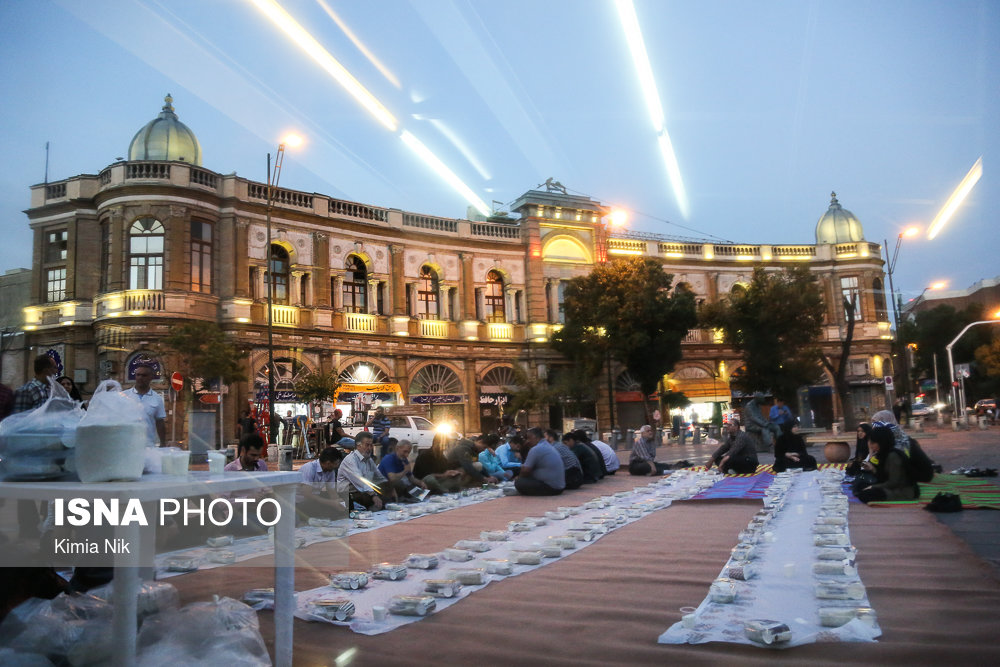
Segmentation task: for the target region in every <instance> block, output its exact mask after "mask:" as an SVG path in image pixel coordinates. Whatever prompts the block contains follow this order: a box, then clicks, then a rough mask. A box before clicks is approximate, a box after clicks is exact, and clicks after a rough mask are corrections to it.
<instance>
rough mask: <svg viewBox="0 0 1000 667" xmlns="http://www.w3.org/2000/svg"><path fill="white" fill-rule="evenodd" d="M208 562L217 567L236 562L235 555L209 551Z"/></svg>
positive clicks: (228, 552) (227, 552) (224, 551)
mask: <svg viewBox="0 0 1000 667" xmlns="http://www.w3.org/2000/svg"><path fill="white" fill-rule="evenodd" d="M208 562H210V563H218V564H219V565H232V564H233V563H235V562H236V554H235V553H234V552H232V551H228V550H219V551H211V552H209V554H208Z"/></svg>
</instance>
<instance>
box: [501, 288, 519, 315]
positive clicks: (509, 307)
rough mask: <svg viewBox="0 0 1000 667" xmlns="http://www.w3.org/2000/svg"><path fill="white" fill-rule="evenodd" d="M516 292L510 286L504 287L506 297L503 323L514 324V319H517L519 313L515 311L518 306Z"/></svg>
mask: <svg viewBox="0 0 1000 667" xmlns="http://www.w3.org/2000/svg"><path fill="white" fill-rule="evenodd" d="M516 292H517V290H515V289H514V288H513V287H511V286H509V285H508V286H506V287H504V290H503V295H504V304H503V321H504V322H513V321H514V319H515V317H514V316H515V314H516V312H517V311H516V310H515V309H516V306H515V304H514V299H515V298H516V296H517V294H516Z"/></svg>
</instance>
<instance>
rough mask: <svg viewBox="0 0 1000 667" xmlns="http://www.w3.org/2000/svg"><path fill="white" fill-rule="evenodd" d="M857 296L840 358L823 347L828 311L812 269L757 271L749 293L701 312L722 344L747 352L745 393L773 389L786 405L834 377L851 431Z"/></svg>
mask: <svg viewBox="0 0 1000 667" xmlns="http://www.w3.org/2000/svg"><path fill="white" fill-rule="evenodd" d="M854 299H855V297H854V296H852V298H851V299H844V300H843V302H842V304H841V305H842V307H843V309H844V314H845V318H844V319H845V327H844V331H843V332H842V334H841V338H840V350H839V354H836V355H830V354H827V353H826V352H824V351H823V350H822V348H820V346H819V340H820V335H821V334H822V331H823V322H824V318H825V314H826V306H825V304H824V303H823V295H822V293H821V290H820V287H819V284H818V283H817V281H816V277H815V276H814V275H813V274H812V272H810V271H809V269H808V268H807V267H804V266H796V267H791V268H787V269H785V270H783V271H776V272H768V271H765V270H764V269H763V267H756V268H755V269H754V271H753V276H752V277H751V279H750V285H749V286H748V287H747V288H746V289H737V290H734V292H733V294H732V295H731V296H730V297H729V298H728V299H726V300H721V301H718V302H716V303H714V304H709V305H707V306H705V307H703V308H702V310H701V312H700V313H699V316H700V320H701V323H702V326H704V327H707V328H713V329H719V330H721V331H722V338H723V341H724V342H726V343H727V344H729V345H732V346H733V348H735V349H736V350H738V351H740V352H742V353H743V360H744V371H743V373H742V374H740V375H739V376H737V377H734V380H733V382H734V384H735V385H736V386H737V387H738V388H739V389H741V390H742V391H744V392H745V393H751V392H754V391H767V390H770V391H771V392H772V393H773V394H774V395H775V396H777V397H780V398H784V399H786V400H789V399H791V398H792V397H794V396H795V392H796V390H797V389H798V388H799V387H801V386H802V385H806V384H813V383H815V382H816V381H817V380H818V379H819V377H820V368H819V367H820V366H822V367H823V368H825V369H826V370H827V371H828V372H829V373H830V375H831V377H832V378H833V386H834V390H835V391H836V392H837V397H838V398H839V399H840V405H841V408H842V410H843V413H844V422H845V425H846V426H847V428H848V429H849V430H850V429H853V428H854V427H855V421H856V416H855V414H854V400H853V396H852V394H851V388H850V385H849V384H848V383H847V362H848V359H849V358H850V355H851V347H852V345H853V342H854V312H855V310H856V307H857V304H856V302H855V300H854Z"/></svg>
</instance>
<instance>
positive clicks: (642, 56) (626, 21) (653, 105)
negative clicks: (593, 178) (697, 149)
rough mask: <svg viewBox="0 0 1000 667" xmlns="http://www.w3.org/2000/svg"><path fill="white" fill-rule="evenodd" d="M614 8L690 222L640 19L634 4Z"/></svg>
mask: <svg viewBox="0 0 1000 667" xmlns="http://www.w3.org/2000/svg"><path fill="white" fill-rule="evenodd" d="M615 6H616V7H617V8H618V16H619V18H620V19H621V22H622V30H624V31H625V41H626V42H627V43H628V47H629V51H630V52H631V54H632V63H633V65H634V66H635V73H636V76H638V77H639V86H640V88H642V96H643V99H644V100H645V102H646V110H647V112H648V113H649V118H650V120H651V121H652V122H653V129H654V130H655V131H656V139H657V143H658V144H659V148H660V153H661V155H662V156H663V163H664V165H665V166H666V168H667V176H668V177H669V179H670V187H671V188H672V189H673V191H674V198H675V199H676V200H677V207H678V208H679V209H680V212H681V215H683V216H684V217H685V218H687V217H688V212H689V206H688V199H687V193H686V192H685V190H684V181H683V180H682V179H681V169H680V165H679V164H678V162H677V156H676V154H675V153H674V147H673V142H671V141H670V134H669V133H668V132H667V122H666V116H665V114H664V113H663V106H662V105H661V104H660V94H659V92H658V91H657V90H656V80H655V79H654V78H653V68H652V66H651V65H650V64H649V54H648V53H647V52H646V43H645V42H644V41H643V39H642V30H641V29H640V28H639V17H638V16H637V15H636V13H635V6H634V5H633V4H632V0H615Z"/></svg>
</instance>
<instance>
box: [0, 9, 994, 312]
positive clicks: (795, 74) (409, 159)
mask: <svg viewBox="0 0 1000 667" xmlns="http://www.w3.org/2000/svg"><path fill="white" fill-rule="evenodd" d="M278 2H279V4H280V6H281V7H282V8H284V10H285V11H286V12H287V13H288V14H289V15H290V16H291V17H292V18H293V19H294V20H295V22H296V23H297V24H298V25H299V26H301V28H303V29H304V30H305V31H306V32H308V34H309V35H311V37H312V38H313V39H314V40H315V44H316V45H317V46H319V47H320V48H321V49H322V50H324V52H325V53H326V54H327V55H326V56H321V57H332V59H335V60H336V61H337V62H339V63H340V65H342V66H343V68H344V69H346V70H347V71H348V72H350V74H351V75H353V77H354V78H355V79H356V80H357V82H358V83H360V84H361V86H363V87H364V88H365V89H367V91H368V92H369V93H370V94H371V96H372V97H373V98H374V99H376V100H378V103H381V105H382V106H383V107H384V109H385V110H387V111H388V112H389V114H391V117H392V118H393V119H394V121H395V122H394V123H392V127H391V129H390V128H389V127H387V125H386V124H385V123H383V122H380V121H379V120H377V119H376V118H375V117H374V116H373V115H370V114H369V112H368V111H366V109H365V108H364V107H362V105H361V104H360V103H359V102H358V101H357V100H356V99H355V98H353V97H351V96H350V95H349V94H347V93H346V92H345V89H344V87H342V85H341V84H340V83H338V81H337V80H335V79H334V78H333V76H331V74H330V73H329V71H328V69H324V68H323V67H321V66H320V64H318V63H317V61H316V59H314V58H313V57H310V56H309V55H307V53H306V51H305V50H303V48H302V47H301V46H300V45H297V44H296V43H293V41H292V39H291V38H290V37H289V36H288V35H287V34H286V33H285V32H283V31H282V30H280V29H279V28H278V27H277V26H276V25H275V23H273V22H272V21H270V20H268V18H266V16H265V13H264V12H263V11H262V10H261V7H262V6H264V7H266V6H268V5H272V4H274V3H275V0H256V4H255V2H254V1H253V0H160V1H157V0H87V2H77V1H76V0H6V1H5V2H2V3H0V26H2V27H0V31H2V32H0V62H2V63H3V65H2V68H0V99H3V109H4V116H5V122H4V123H3V125H2V126H0V138H2V144H3V146H4V147H5V148H6V150H7V158H6V159H5V160H3V161H0V224H2V225H3V227H4V230H5V234H4V237H5V242H4V243H3V244H2V246H0V271H2V270H6V269H10V268H14V267H28V266H30V263H31V252H30V240H31V235H30V232H29V229H28V225H27V219H26V217H25V216H24V214H23V213H22V211H23V210H24V209H26V208H27V207H28V204H29V189H28V188H29V186H30V185H32V184H35V183H39V182H42V180H43V178H44V170H45V150H44V147H45V143H46V142H47V141H48V142H50V146H51V153H50V161H49V180H59V179H63V178H67V177H70V176H74V175H77V174H81V173H89V174H96V173H98V172H99V171H101V170H102V169H103V168H104V167H106V166H107V165H109V164H110V163H112V162H114V161H115V159H116V158H118V157H124V156H126V155H127V150H128V144H129V141H130V140H131V138H132V136H133V134H134V133H135V132H136V131H137V130H138V129H139V128H140V127H142V126H143V125H144V124H145V123H146V122H148V121H149V120H151V119H152V118H153V117H154V116H155V115H156V114H157V113H158V112H159V110H160V107H161V106H162V104H163V96H164V95H165V94H166V93H168V92H169V93H171V94H172V95H173V97H174V107H175V109H176V111H177V113H178V115H179V117H180V119H181V120H182V121H183V122H184V123H185V124H187V125H188V126H189V127H190V128H191V129H192V130H194V132H195V133H196V134H197V136H198V138H199V140H200V141H201V145H202V150H203V156H204V158H203V159H204V166H205V167H207V168H208V169H211V170H213V171H217V172H221V173H230V172H233V171H235V172H237V173H238V174H239V175H241V176H244V177H247V178H251V179H254V180H258V181H264V180H265V156H266V154H267V152H268V151H271V152H274V151H275V149H276V146H277V143H278V141H279V139H280V138H281V137H282V136H284V134H285V133H286V132H288V131H289V130H295V131H297V132H298V133H300V134H302V135H303V136H304V137H305V138H306V143H305V145H304V146H303V147H301V148H300V149H297V150H296V151H294V152H292V151H291V150H289V151H288V153H287V154H286V159H285V168H284V171H283V174H282V176H281V185H282V186H284V187H288V188H292V189H297V190H303V191H307V192H320V193H324V194H328V195H331V196H334V197H340V198H345V199H351V200H355V201H360V202H365V203H370V204H374V205H378V206H386V207H393V208H400V209H403V210H408V211H414V212H418V213H425V214H430V215H440V216H446V217H465V215H466V207H467V206H468V205H469V202H468V201H467V198H466V197H464V196H463V195H462V194H460V193H459V192H458V191H457V190H456V189H455V188H454V187H452V186H451V185H449V184H448V183H447V182H445V180H444V179H443V178H442V177H441V176H439V175H438V174H437V173H435V172H434V171H432V170H431V169H430V168H429V167H428V166H427V164H426V163H425V162H424V161H422V160H421V159H420V158H419V157H418V156H417V154H416V153H415V152H414V151H413V150H411V144H409V143H407V142H406V141H405V140H403V139H402V136H404V135H405V136H410V137H414V138H416V139H417V140H418V141H419V142H420V143H422V144H423V145H424V146H425V147H426V148H427V149H429V150H430V151H431V152H433V153H434V154H435V155H436V156H437V157H438V158H439V159H440V160H441V161H442V162H443V163H444V164H446V165H447V166H448V167H449V168H450V169H451V171H452V172H453V173H454V174H455V176H457V177H458V179H460V180H461V181H462V182H463V183H464V184H465V185H466V186H468V189H469V190H470V191H471V194H472V196H473V197H478V199H479V200H481V201H482V202H485V204H486V205H487V206H492V205H493V204H492V202H494V200H495V201H496V202H499V203H501V204H503V205H506V204H508V203H510V202H511V201H513V200H514V199H515V198H517V197H518V196H519V195H520V194H522V193H523V192H524V191H526V190H528V189H531V188H534V187H535V186H537V185H538V184H540V183H541V182H542V181H544V180H545V179H546V178H548V177H550V176H551V177H553V178H555V179H556V180H558V181H560V182H561V183H563V184H564V185H565V186H566V187H567V188H568V189H569V190H570V192H571V193H574V192H575V193H581V194H585V195H589V196H591V197H593V198H595V199H598V200H600V201H602V202H604V203H606V204H609V205H617V206H620V207H622V208H624V209H626V210H628V211H629V212H630V213H629V222H628V227H629V228H630V229H633V230H636V231H643V232H655V233H659V234H665V235H671V236H683V237H692V238H699V239H704V238H715V239H726V240H731V241H739V242H747V243H814V242H815V226H816V222H817V220H818V219H819V217H820V216H821V215H822V214H823V213H824V212H825V211H826V209H827V206H828V205H829V200H830V192H831V190H836V192H837V196H838V198H839V200H840V202H841V204H842V205H843V206H844V208H847V209H849V210H851V211H853V212H854V214H855V215H856V216H857V217H858V218H859V219H860V220H861V222H862V224H863V226H864V230H865V238H866V239H868V240H869V241H874V242H879V243H881V242H882V241H883V239H889V245H890V254H891V251H892V246H894V245H895V240H896V237H897V235H898V234H899V232H900V231H901V230H902V229H904V228H905V227H907V226H909V225H913V224H916V225H922V226H923V227H925V228H926V227H927V226H928V225H929V224H930V222H931V220H932V219H933V218H934V216H935V214H936V213H937V212H938V210H939V209H940V208H941V207H942V206H943V205H944V203H945V201H946V200H947V199H948V196H949V195H950V194H951V192H952V190H953V189H954V188H955V187H956V186H957V185H958V183H959V182H960V181H961V180H962V178H963V177H964V176H965V174H966V172H967V171H968V170H969V169H970V168H971V167H972V165H973V163H975V161H976V159H977V158H979V157H980V156H982V158H983V176H982V180H981V181H980V182H979V184H978V185H977V186H976V187H975V189H974V190H973V192H972V194H971V196H970V197H969V198H968V199H967V200H966V202H965V204H964V205H963V206H962V207H961V208H960V209H959V210H958V211H957V213H956V214H955V216H954V217H953V218H952V219H951V221H950V222H949V223H948V225H947V226H946V227H945V228H944V229H943V231H942V232H941V233H940V234H939V235H938V236H937V237H936V238H935V239H934V240H927V239H926V238H925V237H917V238H913V239H910V238H908V239H906V240H904V242H903V246H902V249H901V250H900V254H899V261H898V265H897V267H896V287H897V290H899V291H900V292H902V294H903V298H904V300H905V299H908V298H913V297H915V296H916V295H918V294H919V293H920V291H921V290H922V289H923V288H924V287H925V286H927V285H929V284H931V283H932V282H935V281H938V280H947V281H948V283H949V289H964V288H966V287H969V286H970V285H971V284H972V283H974V282H975V281H977V280H980V279H983V278H992V277H994V276H997V275H1000V261H998V259H997V257H998V252H997V249H998V247H1000V228H998V225H997V216H996V214H995V213H993V214H991V213H990V211H991V209H990V208H989V204H988V202H989V201H991V200H994V201H995V200H996V199H997V195H998V194H1000V179H998V178H997V176H996V173H997V172H996V171H995V170H994V168H993V165H994V164H997V160H998V153H1000V138H998V131H997V128H998V127H1000V113H998V111H1000V109H998V93H1000V3H998V2H991V1H990V0H948V1H944V0H940V1H935V2H930V1H923V0H880V1H879V2H870V1H868V0H866V1H858V0H837V1H836V2H830V1H825V0H814V1H800V0H788V1H785V0H765V1H755V2H749V1H745V0H739V1H737V0H729V1H725V2H722V1H719V0H706V1H705V2H699V3H692V2H683V1H666V0H634V7H635V16H636V17H637V19H638V25H639V28H640V30H641V33H642V37H643V41H644V42H645V47H646V50H647V52H648V61H649V63H650V72H651V74H652V79H653V80H654V81H655V85H656V90H657V91H658V95H657V99H658V101H659V103H660V105H661V106H662V109H663V118H664V122H663V126H664V127H665V129H666V130H667V132H668V133H669V137H670V140H671V142H672V145H673V149H674V153H675V156H676V160H677V165H678V167H679V172H680V177H681V180H682V181H683V188H684V189H683V195H680V194H679V193H678V191H677V190H676V189H675V188H674V187H673V186H672V184H671V180H670V178H669V177H668V171H667V168H666V167H665V161H664V159H663V157H662V155H661V152H660V149H659V147H658V143H657V131H656V129H654V124H653V122H652V120H651V119H650V113H649V111H648V110H647V103H646V101H645V99H644V97H643V92H642V88H641V86H640V77H639V76H638V75H637V73H636V68H635V66H634V65H633V60H632V56H631V55H630V46H629V40H628V39H627V38H626V32H625V31H624V30H623V22H622V20H621V19H620V17H619V11H618V10H617V9H616V5H615V3H614V1H613V0H504V1H503V2H497V1H495V0H492V1H491V0H410V1H407V0H377V1H371V2H359V1H355V2H343V1H340V2H338V1H337V0H278ZM328 62H329V61H328ZM411 143H412V142H411ZM684 199H686V205H685V204H683V203H681V202H682V201H684Z"/></svg>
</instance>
